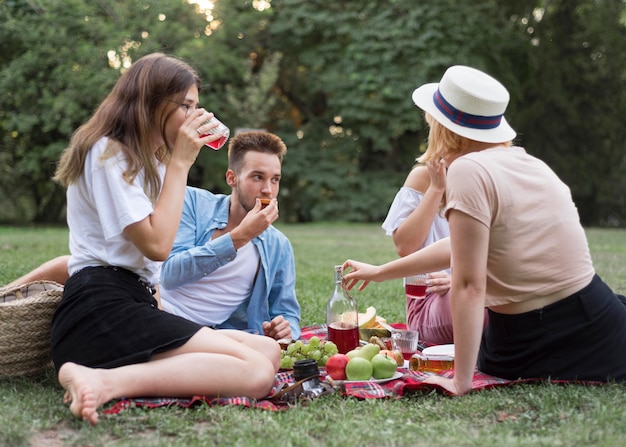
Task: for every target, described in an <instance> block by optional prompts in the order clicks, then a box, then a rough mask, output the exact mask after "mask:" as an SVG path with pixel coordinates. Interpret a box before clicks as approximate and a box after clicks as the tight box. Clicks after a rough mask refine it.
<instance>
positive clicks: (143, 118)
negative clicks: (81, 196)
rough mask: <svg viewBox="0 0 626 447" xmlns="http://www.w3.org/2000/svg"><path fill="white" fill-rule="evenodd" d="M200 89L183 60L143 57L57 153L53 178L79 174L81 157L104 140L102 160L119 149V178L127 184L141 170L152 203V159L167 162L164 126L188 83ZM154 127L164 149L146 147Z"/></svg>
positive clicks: (155, 184) (156, 182)
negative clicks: (122, 167) (124, 162)
mask: <svg viewBox="0 0 626 447" xmlns="http://www.w3.org/2000/svg"><path fill="white" fill-rule="evenodd" d="M194 84H195V85H196V86H197V87H198V90H200V88H201V84H200V78H199V76H198V74H197V73H196V71H195V70H194V69H193V68H191V67H190V66H189V65H188V64H186V63H184V62H183V61H181V60H179V59H177V58H175V57H172V56H167V55H165V54H162V53H154V54H150V55H148V56H144V57H142V58H141V59H139V60H138V61H136V62H135V63H134V64H133V65H131V67H130V68H129V69H128V71H126V72H125V73H124V74H123V75H122V76H121V77H120V78H119V79H118V81H117V83H116V84H115V86H114V87H113V90H112V91H111V93H109V95H108V96H107V97H106V98H105V100H104V101H103V102H102V103H101V104H100V106H99V107H98V109H97V110H96V111H95V113H94V114H93V115H92V117H91V118H90V119H89V120H88V121H87V122H86V123H85V124H83V125H82V126H81V127H79V128H78V129H77V130H76V132H75V133H74V135H73V136H72V139H71V141H70V144H69V146H68V147H67V148H66V149H65V151H64V152H63V154H62V155H61V159H60V161H59V164H58V166H57V170H56V173H55V176H54V180H56V181H58V182H59V183H61V184H62V185H64V186H68V185H70V184H71V183H73V182H75V181H76V180H77V179H78V178H79V177H80V176H81V174H82V173H83V170H84V167H85V158H86V157H87V153H88V152H89V151H90V150H91V148H92V146H93V145H94V144H95V143H96V142H97V141H98V140H99V139H100V138H102V137H104V136H106V137H109V142H108V145H107V148H106V150H105V153H104V154H103V157H105V158H106V157H111V156H112V155H115V154H116V153H118V152H119V151H122V152H123V153H124V155H125V157H126V160H127V162H128V168H127V169H126V171H125V172H124V174H123V176H124V179H125V180H126V181H127V182H129V183H131V182H132V181H133V180H134V179H135V177H136V176H137V174H138V173H139V171H141V170H142V169H144V170H145V176H144V184H143V187H144V191H146V194H147V195H148V197H150V199H151V200H152V201H153V202H156V199H157V197H158V195H159V192H160V190H161V179H160V177H159V175H158V169H157V163H156V161H155V155H156V158H157V159H158V160H159V161H167V159H168V157H169V155H170V154H171V148H172V144H173V142H170V141H167V136H166V134H165V126H166V124H167V121H168V120H169V119H170V117H171V116H172V115H173V114H174V113H175V111H176V109H177V107H179V105H178V104H177V103H182V102H183V101H184V98H185V94H186V93H187V91H188V90H189V88H191V87H192V86H193V85H194ZM155 126H156V127H157V129H158V130H159V132H160V134H161V137H162V139H163V141H164V142H165V145H164V146H162V147H159V148H156V153H155V148H154V147H153V146H152V144H153V143H152V138H151V136H152V135H154V129H155Z"/></svg>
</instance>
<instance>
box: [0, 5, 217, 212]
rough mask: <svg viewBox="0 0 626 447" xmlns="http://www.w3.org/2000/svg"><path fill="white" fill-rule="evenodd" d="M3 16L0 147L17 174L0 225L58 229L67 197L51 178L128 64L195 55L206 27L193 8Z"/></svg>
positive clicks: (75, 8)
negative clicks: (150, 57) (15, 222)
mask: <svg viewBox="0 0 626 447" xmlns="http://www.w3.org/2000/svg"><path fill="white" fill-rule="evenodd" d="M0 13H1V21H0V23H1V24H2V26H1V28H0V42H1V44H0V45H1V47H2V54H3V59H2V62H1V63H0V91H2V92H4V94H3V95H2V96H1V97H0V144H1V145H2V148H3V151H2V159H3V161H4V162H5V163H6V165H5V166H6V167H5V168H4V169H5V173H6V174H7V175H6V176H3V177H2V178H1V179H0V189H1V190H2V192H3V193H4V197H5V200H4V201H5V202H6V203H8V204H12V205H13V206H9V207H3V209H2V211H0V221H7V220H12V219H17V218H18V217H20V215H24V214H26V215H27V216H28V218H27V220H31V219H32V220H34V221H37V222H58V221H59V220H61V219H63V217H64V206H63V205H64V200H65V195H64V193H63V191H62V190H61V188H60V187H58V186H57V185H56V184H54V183H52V182H51V181H50V178H51V177H52V175H53V173H54V169H55V165H56V162H57V160H58V158H59V156H60V154H61V152H62V150H63V149H64V147H65V146H66V145H67V143H68V141H69V139H70V137H71V134H72V133H73V131H74V130H75V129H76V128H77V127H78V126H79V125H80V124H82V123H83V122H84V121H85V120H86V119H87V118H88V117H89V116H90V115H91V113H92V112H93V110H94V109H95V108H96V107H97V106H98V104H99V103H100V101H102V99H104V96H105V95H106V94H107V93H108V92H109V90H110V89H111V87H112V86H113V84H114V83H115V81H116V80H117V78H118V77H119V74H120V70H122V69H123V68H124V67H125V66H126V64H128V63H129V62H130V61H132V60H134V59H136V58H138V57H140V56H141V55H143V54H146V53H149V52H153V51H165V52H169V53H176V52H178V51H180V53H186V52H187V53H190V51H185V47H186V46H187V45H189V43H190V42H195V37H196V36H198V35H201V34H202V32H203V31H204V27H205V25H206V22H205V21H204V20H203V18H202V16H200V15H198V14H197V13H196V12H195V10H194V8H193V7H192V6H190V5H188V4H184V3H180V2H170V1H167V0H162V1H152V2H150V3H149V4H144V3H140V2H126V1H114V0H109V1H105V0H99V1H97V2H92V1H87V0H67V1H47V2H34V1H32V2H21V1H6V2H4V3H0ZM168 17H175V18H176V21H168V19H167V18H168ZM24 30H28V32H25V31H24ZM7 198H9V199H13V200H7ZM5 213H6V214H5ZM22 219H23V217H22Z"/></svg>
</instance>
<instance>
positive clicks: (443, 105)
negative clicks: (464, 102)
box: [433, 89, 503, 129]
mask: <svg viewBox="0 0 626 447" xmlns="http://www.w3.org/2000/svg"><path fill="white" fill-rule="evenodd" d="M433 101H434V102H435V106H436V107H437V108H438V109H439V111H440V112H441V113H443V114H444V115H445V116H446V118H448V119H449V120H450V121H452V122H453V123H455V124H458V125H459V126H463V127H469V128H472V129H495V128H496V127H498V126H499V125H500V122H501V121H502V116H503V115H495V116H480V115H472V114H471V113H465V112H462V111H460V110H458V109H456V108H455V107H454V106H453V105H452V104H450V103H449V102H448V101H446V99H445V98H444V97H443V96H442V95H441V93H440V92H439V89H437V90H436V91H435V93H434V94H433Z"/></svg>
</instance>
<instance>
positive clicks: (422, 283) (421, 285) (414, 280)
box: [404, 274, 430, 300]
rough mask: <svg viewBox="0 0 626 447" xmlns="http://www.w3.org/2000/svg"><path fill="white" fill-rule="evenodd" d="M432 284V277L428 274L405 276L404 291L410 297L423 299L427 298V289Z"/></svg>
mask: <svg viewBox="0 0 626 447" xmlns="http://www.w3.org/2000/svg"><path fill="white" fill-rule="evenodd" d="M429 285H430V278H429V276H428V275H427V274H426V275H414V276H407V277H406V278H404V293H405V294H406V296H407V297H408V298H413V299H416V300H423V299H424V298H426V289H427V288H428V286H429Z"/></svg>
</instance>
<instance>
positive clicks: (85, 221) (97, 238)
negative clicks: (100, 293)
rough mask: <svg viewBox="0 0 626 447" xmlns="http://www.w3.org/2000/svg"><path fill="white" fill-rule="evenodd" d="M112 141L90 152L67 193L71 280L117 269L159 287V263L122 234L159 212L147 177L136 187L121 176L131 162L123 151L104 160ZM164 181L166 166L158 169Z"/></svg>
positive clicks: (139, 176)
mask: <svg viewBox="0 0 626 447" xmlns="http://www.w3.org/2000/svg"><path fill="white" fill-rule="evenodd" d="M107 142H108V138H102V139H100V140H99V141H98V142H97V143H96V144H94V146H93V148H91V150H90V151H89V152H88V153H87V157H86V158H85V166H84V171H83V173H82V175H81V176H80V177H79V178H78V179H77V180H76V181H75V182H74V183H72V184H71V185H70V186H69V187H68V189H67V223H68V226H69V229H70V253H71V258H70V261H69V272H70V275H71V274H74V273H75V272H77V271H78V270H81V269H83V268H85V267H89V266H100V265H112V266H117V267H123V268H125V269H128V270H130V271H132V272H134V273H136V274H138V275H139V276H140V277H141V278H142V279H143V280H144V281H145V282H147V283H148V284H152V285H154V284H156V283H157V282H158V270H159V267H160V264H161V263H160V262H155V261H151V260H150V259H148V258H146V257H145V256H144V255H143V254H142V253H141V252H140V251H139V249H138V248H137V247H135V245H133V244H132V243H131V242H130V241H129V240H128V239H126V237H125V236H124V234H123V231H124V228H126V227H127V226H128V225H130V224H133V223H136V222H139V221H141V220H143V219H144V218H146V217H147V216H148V215H150V214H151V213H152V212H153V210H154V207H153V205H152V203H151V201H150V198H149V197H148V196H147V195H146V193H145V192H144V190H143V179H144V172H143V170H142V171H140V172H139V173H138V174H137V176H136V177H135V179H134V181H133V183H132V184H129V183H128V182H127V181H126V180H124V178H123V177H122V173H123V172H124V171H125V170H126V166H127V162H126V159H125V157H124V155H123V153H122V152H119V153H118V154H116V155H114V156H112V157H110V158H107V159H104V160H103V159H101V156H102V153H103V152H104V150H105V149H106V145H107ZM159 172H160V175H161V179H163V177H164V175H165V165H163V164H159Z"/></svg>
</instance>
